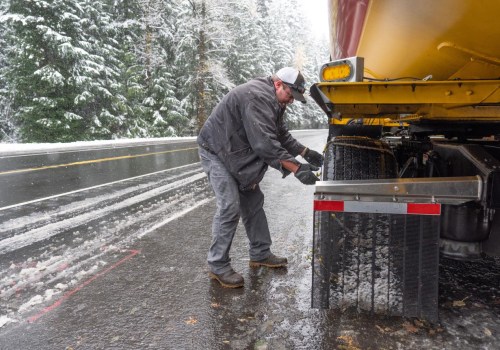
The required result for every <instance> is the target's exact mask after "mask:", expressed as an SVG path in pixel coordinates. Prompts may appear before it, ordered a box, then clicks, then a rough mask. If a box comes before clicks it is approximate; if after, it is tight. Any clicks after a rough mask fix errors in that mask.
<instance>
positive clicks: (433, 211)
mask: <svg viewBox="0 0 500 350" xmlns="http://www.w3.org/2000/svg"><path fill="white" fill-rule="evenodd" d="M408 214H420V215H441V204H428V203H408Z"/></svg>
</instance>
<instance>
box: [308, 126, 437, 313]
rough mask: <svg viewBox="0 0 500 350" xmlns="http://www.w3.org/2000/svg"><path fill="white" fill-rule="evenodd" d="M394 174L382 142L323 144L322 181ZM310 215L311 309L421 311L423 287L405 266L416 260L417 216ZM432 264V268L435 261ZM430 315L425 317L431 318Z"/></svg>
mask: <svg viewBox="0 0 500 350" xmlns="http://www.w3.org/2000/svg"><path fill="white" fill-rule="evenodd" d="M396 177H397V163H396V159H395V157H394V155H393V153H392V151H391V149H390V148H389V146H388V145H387V144H386V143H385V142H383V141H380V140H374V139H369V138H365V137H355V136H348V137H336V138H334V139H333V141H331V142H330V143H329V144H328V145H327V148H326V151H325V162H324V166H323V175H322V180H324V181H328V180H369V179H383V178H396ZM314 215H315V219H314V220H315V221H314V224H315V227H314V243H313V245H314V248H313V292H312V304H313V307H318V308H329V307H330V306H331V307H332V308H340V309H348V308H356V309H357V310H358V311H370V312H375V313H384V314H391V315H403V316H409V317H413V316H417V317H419V316H421V315H422V312H421V311H422V310H421V307H422V305H421V304H420V303H421V302H422V301H425V298H424V299H423V300H422V299H420V297H421V295H422V294H421V293H420V292H423V293H426V292H427V290H426V289H425V287H426V286H425V285H424V286H423V287H424V289H422V290H421V287H420V286H418V285H417V284H418V283H419V282H421V280H419V278H418V276H415V274H414V273H413V272H412V271H411V270H412V269H413V270H415V266H410V265H408V264H415V263H418V261H416V260H418V259H419V255H418V252H419V249H420V247H422V244H421V240H419V239H418V237H419V234H418V232H425V229H426V226H425V225H424V226H422V225H421V223H420V222H419V221H418V217H417V218H415V217H412V218H408V216H407V215H391V214H380V213H377V214H375V213H373V214H371V213H369V214H367V213H347V212H325V211H316V212H315V214H314ZM415 220H417V221H415ZM409 231H412V232H411V235H408V234H407V233H408V232H409ZM413 231H418V232H417V234H415V232H413ZM429 231H430V232H432V229H430V230H429ZM414 237H417V238H416V241H415V240H414ZM434 243H435V244H436V246H435V249H434V250H431V251H435V252H436V257H437V254H438V250H437V238H435V242H434ZM408 247H410V249H408ZM415 252H417V256H416V260H415V258H414V255H415V254H414V253H415ZM424 254H426V253H424ZM436 259H437V258H436ZM424 265H425V264H424ZM433 267H437V261H436V262H435V263H434V264H433ZM429 273H432V271H431V272H429ZM434 280H435V281H436V286H435V288H436V291H435V293H434V291H431V294H433V295H432V297H433V298H432V300H433V302H434V300H435V302H436V303H437V278H436V279H434ZM434 280H433V281H434ZM432 283H434V282H432ZM434 294H435V295H434ZM415 303H416V304H415ZM430 306H431V307H432V306H436V305H430ZM435 310H436V312H437V306H436V307H435ZM436 315H437V313H436V314H434V313H432V314H430V315H425V316H426V317H425V318H427V319H429V320H431V321H432V320H435V318H436V317H437V316H436Z"/></svg>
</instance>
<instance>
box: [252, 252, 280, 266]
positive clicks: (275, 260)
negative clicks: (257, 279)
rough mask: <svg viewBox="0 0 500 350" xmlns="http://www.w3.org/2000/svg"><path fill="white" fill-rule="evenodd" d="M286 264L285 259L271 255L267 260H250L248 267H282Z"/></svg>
mask: <svg viewBox="0 0 500 350" xmlns="http://www.w3.org/2000/svg"><path fill="white" fill-rule="evenodd" d="M287 264H288V260H287V259H286V258H281V257H279V256H276V255H274V254H273V253H271V255H269V256H268V257H267V258H265V259H262V260H250V263H249V265H250V266H251V267H259V266H267V267H284V266H286V265H287Z"/></svg>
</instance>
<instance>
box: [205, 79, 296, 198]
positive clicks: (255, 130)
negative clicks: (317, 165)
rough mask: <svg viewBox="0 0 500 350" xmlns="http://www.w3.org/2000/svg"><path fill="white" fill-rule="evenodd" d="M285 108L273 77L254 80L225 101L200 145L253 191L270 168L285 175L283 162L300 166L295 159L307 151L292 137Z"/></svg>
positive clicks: (214, 116) (233, 90)
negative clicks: (285, 117)
mask: <svg viewBox="0 0 500 350" xmlns="http://www.w3.org/2000/svg"><path fill="white" fill-rule="evenodd" d="M285 109H286V107H281V106H280V104H279V103H278V100H277V98H276V92H275V88H274V84H273V81H272V80H271V78H270V77H268V78H257V79H253V80H251V81H249V82H247V83H245V84H242V85H239V86H237V87H235V88H234V89H232V90H231V91H230V92H229V93H228V94H227V95H225V96H224V97H223V98H222V100H221V101H220V102H219V103H218V104H217V106H216V107H215V108H214V110H213V111H212V114H211V115H210V117H209V118H208V119H207V121H206V122H205V124H204V125H203V127H202V129H201V131H200V134H199V135H198V144H199V145H200V146H201V147H203V148H205V149H207V150H209V151H210V152H212V153H215V154H216V155H217V156H218V157H219V159H220V160H221V161H222V162H223V163H224V165H225V166H226V168H227V169H228V170H229V172H230V173H231V174H232V175H233V176H234V178H235V179H236V180H237V181H238V183H239V185H240V189H242V190H245V189H250V188H253V186H254V185H255V184H258V183H259V182H260V181H261V180H262V178H263V177H264V174H265V172H266V170H267V167H268V165H269V166H271V167H273V168H275V169H278V170H279V171H281V172H282V173H283V169H282V167H281V163H280V160H289V161H292V162H294V163H296V164H298V162H297V161H296V160H295V157H296V156H297V155H299V154H300V153H301V152H302V150H303V149H304V148H305V147H304V146H303V145H302V144H300V143H299V142H298V141H297V140H295V139H294V138H293V137H292V135H290V133H289V131H288V128H287V127H286V125H285V123H284V120H283V119H284V118H283V117H284V113H285Z"/></svg>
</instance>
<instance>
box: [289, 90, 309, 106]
mask: <svg viewBox="0 0 500 350" xmlns="http://www.w3.org/2000/svg"><path fill="white" fill-rule="evenodd" d="M290 90H291V91H292V96H293V99H294V100H297V101H300V102H302V103H306V98H305V97H304V95H302V94H301V93H300V92H298V91H297V90H295V89H290Z"/></svg>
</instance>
